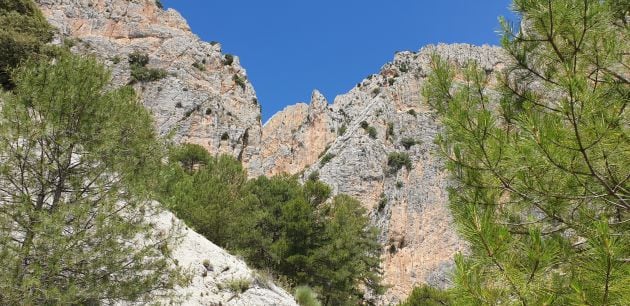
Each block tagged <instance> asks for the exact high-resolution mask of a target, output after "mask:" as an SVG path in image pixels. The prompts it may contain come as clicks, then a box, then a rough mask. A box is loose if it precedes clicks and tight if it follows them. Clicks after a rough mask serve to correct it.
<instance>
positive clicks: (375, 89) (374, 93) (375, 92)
mask: <svg viewBox="0 0 630 306" xmlns="http://www.w3.org/2000/svg"><path fill="white" fill-rule="evenodd" d="M380 93H381V89H380V88H378V87H377V88H374V89H373V90H372V97H376V96H378V94H380Z"/></svg>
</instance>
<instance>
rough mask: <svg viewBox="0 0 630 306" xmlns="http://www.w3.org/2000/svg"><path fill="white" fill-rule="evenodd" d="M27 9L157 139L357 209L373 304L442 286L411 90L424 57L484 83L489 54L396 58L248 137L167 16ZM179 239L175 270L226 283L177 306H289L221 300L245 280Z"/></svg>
mask: <svg viewBox="0 0 630 306" xmlns="http://www.w3.org/2000/svg"><path fill="white" fill-rule="evenodd" d="M36 1H37V2H38V3H39V5H40V8H41V9H42V11H43V12H44V14H45V15H46V17H47V18H48V20H49V21H50V23H51V24H52V25H53V26H55V27H56V28H58V29H59V35H58V37H57V43H65V44H66V45H71V44H73V45H74V46H73V47H72V49H73V51H75V52H81V53H88V54H94V55H95V56H97V57H99V58H101V59H102V60H103V62H104V63H105V64H106V65H107V66H109V67H110V68H111V69H112V72H113V79H114V85H115V86H121V85H126V84H132V85H133V86H134V87H135V89H136V91H137V92H138V93H139V96H140V100H141V101H142V103H143V104H144V105H145V106H146V107H147V108H149V109H150V110H151V111H152V112H153V114H154V116H155V121H156V122H155V124H156V128H157V130H158V131H159V133H160V134H161V135H172V137H173V139H174V140H175V141H177V142H191V143H197V144H200V145H202V146H204V147H205V148H207V149H208V150H209V151H210V152H211V153H213V154H221V153H227V154H231V155H233V156H235V157H237V158H239V159H240V160H241V161H242V162H243V163H244V165H245V166H246V167H247V169H248V172H249V174H250V176H257V175H260V174H266V175H275V174H279V173H283V172H286V173H289V174H296V173H303V177H304V178H306V177H307V176H308V175H309V174H310V173H312V172H314V171H318V172H319V176H320V178H321V180H323V181H324V182H326V183H328V184H329V185H331V187H332V188H333V191H334V193H346V194H350V195H352V196H355V197H356V198H358V199H360V200H361V201H362V202H363V203H364V205H365V206H366V208H367V209H368V210H369V212H370V216H371V219H372V221H373V223H374V224H375V225H376V226H378V227H379V228H380V229H381V230H382V235H381V237H380V239H381V242H382V243H383V245H384V249H383V259H384V267H383V268H384V271H385V275H384V276H385V281H386V283H388V284H389V285H391V286H392V287H391V288H390V289H389V291H388V292H387V294H386V296H385V297H384V298H383V300H382V302H383V304H387V303H394V302H396V301H399V300H400V299H402V298H404V297H405V296H407V294H409V292H410V291H411V290H412V288H413V286H415V285H418V284H421V283H428V284H431V285H436V286H446V285H447V283H448V281H447V279H448V271H449V269H450V267H451V266H452V256H453V254H455V253H456V252H459V251H462V250H465V244H464V243H463V241H461V240H460V239H459V238H458V236H457V235H456V233H455V229H454V225H453V222H452V218H451V216H450V215H449V212H448V209H447V193H446V188H447V186H448V179H447V174H446V173H445V171H444V170H443V169H442V168H443V163H442V161H440V159H439V158H438V157H437V154H436V152H435V151H436V149H437V148H436V146H435V145H434V139H435V137H436V135H437V134H438V133H439V132H440V123H439V120H438V118H437V117H436V116H435V114H434V113H433V112H432V111H431V110H430V109H429V107H428V106H427V105H426V104H425V103H423V100H422V98H421V92H420V91H421V88H422V86H423V83H424V81H425V79H426V77H427V74H428V73H429V72H430V65H429V63H430V57H431V54H433V53H437V54H439V55H441V56H442V57H445V58H448V59H449V60H450V61H452V62H453V63H455V64H457V65H462V64H464V63H466V62H467V61H468V60H476V61H478V62H479V65H480V67H482V68H483V69H484V70H485V71H486V72H487V73H488V74H492V73H493V72H494V71H496V70H497V69H500V68H501V67H502V65H503V61H504V60H503V55H502V52H501V49H500V48H496V47H488V46H484V47H474V46H469V45H462V44H458V45H438V46H430V47H426V48H423V49H422V50H420V51H419V52H399V53H397V54H396V56H395V57H394V60H393V61H392V62H391V63H388V64H386V65H384V66H383V67H382V69H381V71H380V72H379V73H378V74H374V75H371V76H369V77H368V78H366V79H364V80H362V81H361V82H359V83H358V84H357V86H356V87H355V88H353V89H352V90H350V91H349V92H348V93H347V94H344V95H340V96H338V97H337V98H336V99H335V101H334V103H332V104H331V105H329V104H328V102H327V101H326V99H325V98H324V97H323V96H322V95H321V94H320V93H319V92H317V91H314V92H313V95H312V98H311V101H310V103H309V104H306V103H299V104H297V105H293V106H289V107H287V108H285V109H284V110H283V111H281V112H280V113H278V114H276V115H275V116H273V117H272V118H271V119H270V120H269V121H268V122H267V123H266V124H265V125H264V126H261V122H260V106H259V104H258V100H257V99H256V96H255V91H254V89H253V87H252V85H251V84H250V83H249V82H248V81H247V74H246V72H245V70H244V69H243V68H242V67H241V66H240V64H239V59H238V57H235V56H231V55H227V54H223V53H222V52H221V46H220V44H218V43H205V42H202V41H200V40H199V38H198V37H196V36H195V35H194V34H193V33H192V32H191V30H190V28H189V26H188V25H187V23H186V22H185V20H184V19H183V18H182V17H181V16H180V15H179V14H178V13H177V12H175V11H174V10H171V9H169V10H163V9H161V8H159V7H158V6H157V5H156V2H155V1H154V0H36ZM133 53H140V54H146V55H148V59H149V61H148V64H147V67H148V68H152V69H163V71H165V72H166V75H165V78H162V79H157V80H153V81H139V82H133V79H132V77H131V73H132V66H131V65H130V63H129V60H128V59H129V55H130V54H133ZM391 153H402V154H406V155H408V156H409V158H410V160H411V162H412V166H411V167H410V168H409V169H406V168H405V167H402V168H401V169H392V167H391V166H389V165H388V156H389V155H390V154H391ZM323 157H325V159H322V158H323ZM164 218H165V220H166V219H170V218H172V217H168V218H167V217H164ZM188 233H189V234H186V237H188V238H186V239H185V240H184V243H183V244H182V246H181V247H180V248H179V249H178V250H176V253H177V254H180V255H177V256H179V257H178V258H180V259H179V260H180V262H181V263H185V264H187V265H192V266H194V267H195V269H197V270H199V271H196V273H197V274H201V273H203V272H204V271H201V268H202V266H200V263H199V261H200V260H203V259H204V257H216V258H224V259H220V260H218V259H214V263H213V265H214V266H216V267H221V268H218V269H220V270H223V269H224V267H228V266H229V267H230V269H229V271H232V272H226V273H225V274H216V275H215V274H212V273H215V272H216V271H217V270H213V271H211V272H212V273H210V272H209V271H206V272H207V273H208V277H205V278H200V277H197V278H196V279H195V280H194V282H193V286H192V287H190V288H188V289H186V288H184V289H182V290H184V291H185V292H188V293H192V295H191V296H194V298H193V299H192V300H189V303H190V304H213V303H215V304H216V303H218V302H219V303H223V304H230V303H232V304H242V305H258V304H284V303H292V300H291V301H289V299H290V297H288V295H286V293H284V292H282V291H281V290H276V289H277V288H276V287H273V286H271V288H268V289H264V288H262V286H259V287H260V288H258V287H256V288H253V289H250V290H247V291H246V292H245V293H244V294H241V295H239V296H238V298H232V296H229V294H228V293H226V292H223V291H221V289H220V285H219V284H220V283H221V282H222V281H226V280H228V279H230V278H234V277H245V278H249V279H252V280H254V281H255V279H254V278H252V273H251V271H249V270H247V269H246V267H245V265H244V264H243V263H242V262H241V261H238V260H236V259H234V258H233V257H230V256H229V255H228V254H226V253H225V252H224V251H222V250H220V249H219V248H217V247H216V246H214V245H212V244H211V243H209V242H207V241H204V239H203V238H202V237H200V236H199V235H197V234H195V233H194V232H192V231H190V230H188ZM178 252H179V253H178ZM208 254H211V255H208ZM208 260H209V261H210V262H213V258H208ZM265 290H267V291H265ZM228 296H229V297H228Z"/></svg>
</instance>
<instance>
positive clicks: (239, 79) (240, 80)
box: [232, 74, 247, 89]
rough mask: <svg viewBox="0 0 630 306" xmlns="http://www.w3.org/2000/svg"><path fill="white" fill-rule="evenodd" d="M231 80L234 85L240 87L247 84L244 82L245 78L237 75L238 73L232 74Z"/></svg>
mask: <svg viewBox="0 0 630 306" xmlns="http://www.w3.org/2000/svg"><path fill="white" fill-rule="evenodd" d="M232 80H233V81H234V83H236V85H238V86H240V87H241V89H245V87H246V86H247V83H245V80H246V79H245V78H244V77H241V76H239V75H238V74H235V75H233V76H232Z"/></svg>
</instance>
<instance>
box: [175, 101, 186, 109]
mask: <svg viewBox="0 0 630 306" xmlns="http://www.w3.org/2000/svg"><path fill="white" fill-rule="evenodd" d="M182 107H184V106H183V105H182V102H177V103H175V108H182Z"/></svg>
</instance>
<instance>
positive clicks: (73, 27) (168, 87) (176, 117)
mask: <svg viewBox="0 0 630 306" xmlns="http://www.w3.org/2000/svg"><path fill="white" fill-rule="evenodd" d="M37 2H38V3H39V6H40V8H41V9H42V11H43V13H44V15H45V16H46V17H47V18H48V20H49V22H50V23H51V24H52V25H53V26H55V27H56V28H57V29H58V31H59V34H60V35H59V38H58V40H59V42H60V40H64V39H70V38H71V39H73V40H75V41H76V45H75V47H73V51H74V52H80V53H88V54H94V55H96V56H98V57H100V58H101V59H102V60H103V62H104V63H105V64H106V65H107V66H109V68H110V69H111V70H112V75H113V83H114V84H115V85H118V86H120V85H125V84H128V83H129V82H130V72H131V69H130V65H129V62H128V55H129V54H131V53H134V52H139V53H143V54H146V55H148V56H149V64H148V67H149V68H157V69H163V70H165V71H166V72H167V73H168V75H167V77H165V78H163V79H161V80H156V81H150V82H137V83H135V84H134V88H135V89H136V92H138V93H139V96H140V100H141V101H142V103H143V104H144V105H145V106H146V107H147V108H149V109H150V110H151V111H152V112H153V114H154V117H155V125H156V128H157V130H158V131H159V133H160V134H161V135H172V137H173V138H174V140H175V141H179V142H192V143H197V144H200V145H202V146H204V147H206V148H207V149H208V150H209V151H210V152H212V153H215V154H218V153H227V154H231V155H233V156H235V157H238V158H239V159H241V160H242V161H243V162H244V163H245V164H246V165H247V166H248V167H249V168H250V169H252V171H253V173H251V174H252V175H257V174H259V173H256V171H258V170H257V169H260V165H259V160H258V157H259V153H258V150H259V147H260V137H261V125H260V106H259V105H258V100H257V99H256V94H255V92H254V89H253V87H252V86H251V84H249V82H248V81H247V74H246V72H245V70H244V69H243V68H242V67H241V66H240V65H239V60H238V57H234V58H233V61H232V62H231V63H229V61H227V60H226V56H225V55H224V54H222V53H221V46H220V45H219V44H216V43H214V44H210V43H205V42H202V41H200V40H199V38H198V37H197V36H195V35H194V34H193V33H192V32H191V31H190V28H189V27H188V24H187V23H186V21H185V20H184V19H183V18H182V17H181V16H180V15H179V14H178V13H177V12H176V11H174V10H167V11H164V10H162V9H160V8H158V7H157V6H156V4H155V1H154V0H138V1H128V0H71V1H63V0H38V1H37ZM237 79H238V80H239V82H237V81H236V80H237ZM225 135H227V136H225Z"/></svg>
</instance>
